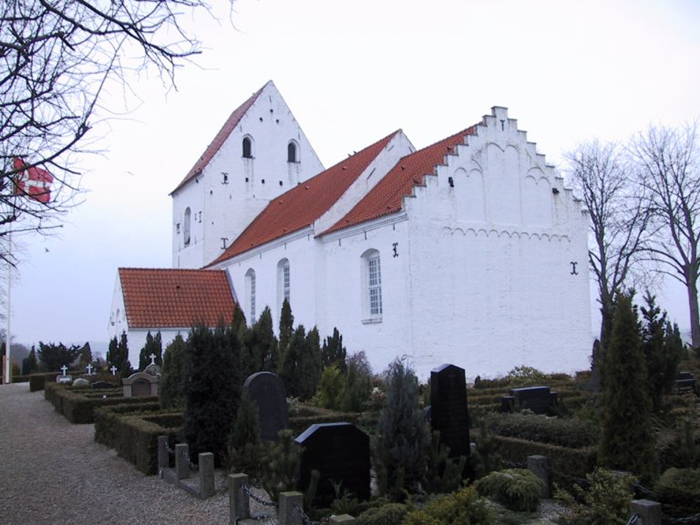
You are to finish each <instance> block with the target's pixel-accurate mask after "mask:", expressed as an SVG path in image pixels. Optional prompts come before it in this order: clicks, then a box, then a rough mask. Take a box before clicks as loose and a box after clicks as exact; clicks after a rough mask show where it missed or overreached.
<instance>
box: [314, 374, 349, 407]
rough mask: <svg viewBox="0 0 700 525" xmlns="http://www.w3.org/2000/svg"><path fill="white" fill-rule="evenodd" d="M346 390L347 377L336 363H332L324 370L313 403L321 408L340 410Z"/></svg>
mask: <svg viewBox="0 0 700 525" xmlns="http://www.w3.org/2000/svg"><path fill="white" fill-rule="evenodd" d="M344 391H345V378H344V377H343V374H342V373H341V371H340V369H339V368H338V367H337V366H336V365H331V366H329V367H327V368H325V369H324V370H323V374H322V375H321V380H320V381H319V383H318V391H317V392H316V395H315V396H314V397H313V403H314V405H316V406H319V407H321V408H329V409H331V410H338V409H340V405H341V401H342V399H343V393H344Z"/></svg>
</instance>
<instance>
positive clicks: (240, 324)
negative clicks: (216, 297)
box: [231, 306, 248, 341]
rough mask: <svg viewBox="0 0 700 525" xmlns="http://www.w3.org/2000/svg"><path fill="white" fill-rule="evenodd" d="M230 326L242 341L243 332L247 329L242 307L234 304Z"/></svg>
mask: <svg viewBox="0 0 700 525" xmlns="http://www.w3.org/2000/svg"><path fill="white" fill-rule="evenodd" d="M231 328H232V329H233V331H234V332H236V334H238V339H239V340H240V341H243V334H244V333H245V331H246V330H247V328H248V324H247V321H246V319H245V314H244V313H243V309H241V308H239V307H238V306H236V309H235V310H234V312H233V321H232V322H231Z"/></svg>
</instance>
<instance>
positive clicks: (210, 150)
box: [171, 80, 272, 195]
mask: <svg viewBox="0 0 700 525" xmlns="http://www.w3.org/2000/svg"><path fill="white" fill-rule="evenodd" d="M270 82H272V81H271V80H270V81H268V82H267V84H265V85H264V86H263V87H261V88H260V89H259V90H258V91H256V92H255V93H253V95H252V96H251V97H250V98H249V99H248V100H246V101H245V102H244V103H243V104H241V105H240V106H239V107H237V108H236V109H235V110H234V111H233V113H231V116H230V117H229V118H228V119H227V120H226V122H225V123H224V125H223V127H222V128H221V129H220V130H219V132H218V133H217V134H216V136H215V137H214V140H212V141H211V143H210V144H209V146H207V149H206V150H204V153H203V154H202V156H201V157H200V158H199V160H198V161H197V162H195V164H194V166H192V169H191V170H190V171H189V172H188V173H187V175H185V178H184V179H182V181H181V182H180V184H178V185H177V188H175V189H174V190H173V191H172V192H171V195H172V194H173V193H175V192H176V191H177V190H179V189H180V188H182V187H183V186H184V185H185V184H187V183H188V182H189V181H190V180H192V179H193V178H194V177H196V176H197V175H199V174H200V173H201V172H202V170H203V169H204V168H205V167H206V165H207V164H209V162H211V159H213V158H214V155H216V152H217V151H219V148H221V146H223V144H224V142H226V139H227V138H228V137H229V135H230V134H231V132H232V131H233V130H234V129H235V128H236V126H237V125H238V123H239V122H240V121H241V119H242V118H243V116H244V115H245V114H246V113H247V112H248V110H249V109H250V106H252V105H253V103H254V102H255V101H256V100H257V99H258V97H259V96H260V93H262V92H263V90H264V89H265V88H266V87H267V86H268V84H270Z"/></svg>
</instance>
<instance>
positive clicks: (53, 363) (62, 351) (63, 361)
mask: <svg viewBox="0 0 700 525" xmlns="http://www.w3.org/2000/svg"><path fill="white" fill-rule="evenodd" d="M81 350H82V349H81V347H79V346H77V345H71V346H70V348H68V347H66V346H65V345H64V344H63V343H59V344H53V343H48V344H44V343H42V342H41V341H39V350H38V351H37V355H38V356H39V360H40V361H41V362H42V363H44V366H45V367H46V370H48V371H49V372H58V371H59V370H61V367H63V366H64V365H65V366H68V367H69V366H71V365H72V364H73V363H74V362H75V360H76V359H78V357H79V356H80V352H81Z"/></svg>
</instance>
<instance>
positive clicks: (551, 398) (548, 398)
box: [501, 386, 559, 415]
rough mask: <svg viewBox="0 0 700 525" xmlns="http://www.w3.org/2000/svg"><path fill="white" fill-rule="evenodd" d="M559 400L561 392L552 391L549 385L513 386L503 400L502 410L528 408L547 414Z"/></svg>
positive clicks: (511, 410)
mask: <svg viewBox="0 0 700 525" xmlns="http://www.w3.org/2000/svg"><path fill="white" fill-rule="evenodd" d="M558 400H559V394H558V393H557V392H552V391H551V390H550V388H549V387H548V386H530V387H525V388H511V389H510V395H509V396H504V397H503V398H502V400H501V411H502V412H518V411H520V410H526V409H527V410H531V411H532V412H534V413H535V414H540V415H541V414H545V415H546V414H549V413H550V411H551V408H552V407H553V406H556V404H557V402H558Z"/></svg>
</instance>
